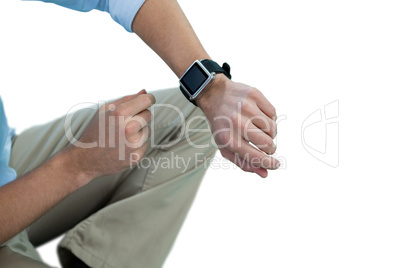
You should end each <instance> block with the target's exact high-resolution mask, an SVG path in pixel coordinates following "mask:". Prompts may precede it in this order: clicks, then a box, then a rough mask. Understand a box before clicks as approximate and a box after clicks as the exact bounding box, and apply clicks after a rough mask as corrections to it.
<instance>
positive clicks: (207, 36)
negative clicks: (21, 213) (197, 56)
mask: <svg viewBox="0 0 402 268" xmlns="http://www.w3.org/2000/svg"><path fill="white" fill-rule="evenodd" d="M180 4H181V5H182V7H183V9H184V11H185V13H186V14H187V16H188V18H189V20H190V21H191V23H192V25H193V27H194V28H195V30H196V32H197V33H198V36H199V37H200V39H201V41H202V42H203V44H204V45H205V47H206V49H207V50H208V52H209V53H210V55H211V56H212V57H213V58H214V59H215V60H216V61H218V62H221V63H222V62H223V61H227V62H229V63H230V64H231V66H232V69H233V70H232V73H233V79H234V80H236V81H241V82H244V83H248V84H251V85H253V86H256V87H258V88H259V89H260V90H262V91H263V92H264V93H265V95H266V96H267V98H268V99H269V100H270V101H271V102H272V103H273V104H274V105H275V106H276V108H277V111H278V114H279V115H284V116H286V117H287V119H286V120H284V121H281V122H280V123H279V126H278V127H279V131H278V135H279V136H278V140H277V144H278V150H277V153H278V156H280V157H281V158H282V160H283V161H284V162H285V165H284V166H285V167H284V169H282V170H279V171H274V172H270V173H269V178H267V179H260V178H259V177H258V176H256V175H252V174H245V173H242V172H241V171H240V170H238V169H234V168H230V169H229V170H228V169H226V170H225V169H223V168H221V169H211V170H209V171H208V173H207V176H206V178H205V180H204V183H203V185H202V187H201V189H200V192H199V194H198V197H197V199H196V202H195V204H194V206H193V208H192V210H191V212H190V214H189V217H188V218H187V221H186V223H185V226H184V227H183V229H182V232H181V234H180V236H179V238H178V240H177V242H176V244H175V247H174V248H173V251H172V253H171V254H170V256H169V258H168V260H167V262H166V265H165V267H167V268H177V267H192V268H197V267H254V268H258V267H271V268H279V267H309V268H312V267H320V268H321V267H401V266H402V258H401V256H402V255H401V254H402V253H401V252H402V228H401V226H402V217H401V206H402V194H401V192H402V182H401V178H402V176H401V174H402V172H401V163H400V160H401V156H400V154H401V149H402V146H401V137H402V131H401V126H400V124H401V120H400V115H401V112H402V110H401V107H400V97H401V94H400V92H401V90H402V79H401V78H402V50H401V47H402V38H401V33H402V16H401V12H402V5H401V3H400V1H367V0H365V1H363V0H361V1H357V0H340V1H311V0H310V1H295V0H294V1H257V0H249V1H235V0H219V1H218V0H204V1H189V0H181V1H180ZM155 15H156V14H155ZM205 18H208V19H205ZM0 38H1V43H0V94H1V96H2V98H3V101H4V103H5V107H6V112H7V114H8V120H9V124H10V125H11V126H13V127H15V128H16V129H17V132H20V131H21V130H23V129H24V128H26V127H29V126H31V125H34V124H39V123H44V122H47V121H49V120H51V119H53V118H55V117H57V116H61V115H63V114H65V113H66V112H67V111H68V110H69V108H70V107H71V106H73V105H75V104H77V103H80V102H96V101H98V100H107V99H110V98H116V97H119V96H121V95H124V94H130V93H133V92H136V91H138V90H140V89H141V88H147V89H149V90H153V89H159V88H166V87H171V86H176V85H177V78H176V77H175V76H174V74H173V73H172V72H171V71H170V70H169V69H168V67H167V66H165V64H164V63H163V62H162V61H161V60H160V59H159V58H158V57H157V56H156V55H155V54H154V53H153V52H152V51H151V50H150V49H149V48H147V47H146V45H144V44H143V43H142V42H141V40H140V39H139V38H138V37H137V36H135V35H134V34H129V33H127V32H125V31H124V29H123V28H122V27H121V26H119V25H117V24H116V23H114V22H113V21H112V20H111V19H110V17H109V15H108V14H106V13H101V12H97V11H93V12H89V13H79V12H76V11H71V10H67V9H64V8H61V7H57V6H55V5H51V4H44V3H40V2H21V1H15V0H2V1H1V3H0ZM337 100H338V101H339V117H338V118H335V119H333V120H334V122H335V123H336V122H337V123H338V124H339V166H338V167H336V168H333V167H331V166H329V165H327V164H325V163H323V162H321V161H319V160H318V159H316V158H314V157H313V156H312V155H310V154H309V153H308V152H307V150H306V149H305V148H304V147H303V144H302V136H301V133H302V131H301V128H302V124H303V121H304V120H305V119H306V118H308V116H309V115H310V114H312V113H313V112H315V111H316V110H317V109H320V108H322V107H324V106H325V105H326V104H328V103H331V102H333V101H337ZM332 126H336V124H335V125H334V124H333V125H332ZM327 130H328V133H329V134H328V135H327V137H331V139H330V138H328V139H327V142H330V143H331V144H327V145H328V146H329V147H331V146H332V147H331V148H333V147H334V145H337V140H338V136H337V134H338V132H334V131H333V130H334V128H332V127H331V128H329V127H328V128H327ZM305 134H306V135H307V136H306V137H305V138H306V139H305V141H306V142H308V144H309V145H310V146H311V147H314V148H317V149H321V150H323V148H324V149H325V141H326V139H325V137H326V132H325V122H324V123H323V124H316V125H315V126H314V128H313V127H312V128H310V129H309V131H307V130H306V132H305ZM333 137H335V139H334V138H333ZM329 147H328V148H329ZM335 147H336V146H335ZM337 152H338V151H337V150H335V151H334V150H332V151H329V150H327V156H329V157H331V158H332V160H334V159H335V160H336V159H337ZM332 160H331V161H332ZM44 194H45V193H44ZM133 228H134V226H133ZM55 245H56V242H52V243H50V244H48V245H46V246H43V247H41V248H39V251H40V253H41V255H42V257H43V259H44V260H45V261H47V262H48V263H50V264H52V265H58V260H57V257H56V253H55ZM133 262H135V260H133Z"/></svg>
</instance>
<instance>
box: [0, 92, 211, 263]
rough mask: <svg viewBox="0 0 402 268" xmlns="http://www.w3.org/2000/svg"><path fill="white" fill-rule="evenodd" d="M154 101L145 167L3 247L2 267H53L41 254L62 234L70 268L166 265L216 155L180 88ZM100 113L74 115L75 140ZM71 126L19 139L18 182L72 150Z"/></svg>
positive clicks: (88, 190) (79, 194)
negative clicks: (76, 263) (82, 266)
mask: <svg viewBox="0 0 402 268" xmlns="http://www.w3.org/2000/svg"><path fill="white" fill-rule="evenodd" d="M153 94H154V95H155V97H156V100H157V105H155V106H154V107H153V108H152V109H151V110H152V112H153V114H154V120H153V122H152V124H151V127H152V136H151V144H150V147H149V149H148V152H147V154H146V156H145V157H144V159H143V162H141V163H140V164H139V165H137V166H136V167H135V168H131V169H128V170H126V171H124V172H122V173H121V174H117V175H113V176H104V177H100V178H97V179H95V180H93V181H92V182H91V183H89V184H88V185H86V186H84V187H82V188H81V189H79V190H77V191H75V192H74V193H72V194H71V195H69V196H68V197H67V198H65V199H64V200H63V201H62V202H60V203H59V204H57V205H56V206H55V207H54V208H53V209H51V210H50V211H48V212H47V213H46V214H45V215H43V216H42V217H41V218H39V219H38V220H37V221H36V222H34V223H33V224H32V225H31V226H30V227H29V228H27V229H26V230H24V231H23V232H21V233H20V234H19V235H17V236H16V237H14V238H13V239H11V240H10V241H8V242H7V243H6V244H5V245H4V246H2V247H0V267H18V268H21V267H32V268H35V267H41V268H43V267H49V266H47V265H46V264H45V263H43V262H42V261H41V258H40V256H39V254H38V253H37V251H36V250H35V246H38V245H41V244H43V243H46V242H47V241H49V240H51V239H53V238H55V237H57V236H59V235H61V234H63V233H66V234H65V236H64V238H63V239H62V241H61V242H60V244H59V246H58V255H59V259H60V262H61V264H62V266H63V267H71V263H72V260H73V259H74V258H79V259H81V260H82V261H83V262H85V263H86V264H87V265H89V266H90V267H110V268H111V267H116V268H125V267H130V268H136V267H139V268H154V267H155V268H156V267H161V266H162V265H163V263H164V261H165V259H166V257H167V255H168V253H169V251H170V249H171V247H172V245H173V243H174V241H175V238H176V236H177V234H178V232H179V230H180V228H181V226H182V224H183V221H184V219H185V217H186V215H187V213H188V211H189V208H190V206H191V204H192V202H193V199H194V196H195V195H196V192H197V189H198V188H199V185H200V182H201V180H202V177H203V175H204V174H205V172H206V169H207V167H208V165H209V161H210V160H211V158H212V157H213V155H214V153H215V151H216V149H215V146H214V145H213V144H212V141H211V140H212V139H211V134H210V131H208V125H207V123H206V121H205V118H203V113H202V111H201V110H200V109H199V108H196V107H194V106H193V105H192V104H191V103H189V102H188V101H187V100H186V99H185V98H184V97H183V96H182V95H181V93H180V91H179V89H178V88H174V89H168V90H161V91H157V92H154V93H153ZM161 103H163V104H164V107H160V106H159V105H158V104H161ZM175 107H176V108H175ZM95 112H96V109H95V108H93V109H89V108H88V109H83V110H80V111H78V112H76V113H75V114H74V116H73V118H72V124H71V131H72V133H73V134H74V137H76V138H79V137H80V135H81V134H82V133H83V131H84V129H85V127H86V125H87V124H88V123H89V121H90V120H91V118H92V117H93V116H94V114H95ZM179 112H181V113H182V114H181V115H180V114H179ZM183 120H184V121H183ZM64 124H65V118H64V117H62V118H59V119H57V120H55V121H53V122H51V123H48V124H45V125H41V126H36V127H33V128H30V129H28V130H26V131H24V132H23V133H21V134H20V135H18V136H17V137H15V138H14V140H13V147H12V154H11V161H10V166H12V167H13V168H14V169H15V170H16V171H17V174H18V176H21V175H23V174H24V173H26V172H28V171H30V170H32V169H33V168H35V167H37V166H38V165H40V164H41V163H43V162H44V161H45V160H46V159H48V158H49V157H50V156H52V155H54V154H55V153H57V152H58V151H60V150H61V149H63V148H64V147H65V146H66V145H68V144H69V140H68V139H67V138H66V135H65V127H64ZM186 126H187V130H188V129H191V130H190V131H187V130H186V128H185V127H186ZM152 143H154V144H152ZM158 160H159V162H158ZM184 162H186V163H184ZM185 164H186V165H187V167H185ZM41 194H46V192H45V191H44V192H43V193H41ZM16 198H18V197H16ZM10 202H12V200H10Z"/></svg>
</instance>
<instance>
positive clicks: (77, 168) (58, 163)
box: [52, 145, 96, 190]
mask: <svg viewBox="0 0 402 268" xmlns="http://www.w3.org/2000/svg"><path fill="white" fill-rule="evenodd" d="M80 159H81V158H80V150H79V148H77V147H75V146H74V145H70V146H68V147H66V148H65V149H64V150H63V151H61V152H60V153H59V154H57V155H55V156H54V157H53V158H52V161H53V162H54V165H55V169H57V170H58V171H59V172H60V173H62V174H66V175H68V176H67V177H68V180H69V181H70V183H71V187H73V188H74V190H76V189H78V188H81V187H82V186H84V185H86V184H88V183H89V182H90V181H91V180H92V179H94V178H95V177H96V176H95V175H94V174H92V173H91V172H89V171H88V170H85V169H84V168H83V166H84V165H83V164H84V163H83V162H82V161H81V160H80Z"/></svg>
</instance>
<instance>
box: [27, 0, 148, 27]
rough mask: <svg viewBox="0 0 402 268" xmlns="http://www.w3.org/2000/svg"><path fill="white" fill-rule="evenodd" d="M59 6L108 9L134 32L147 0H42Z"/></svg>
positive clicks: (75, 8)
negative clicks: (133, 28) (132, 25)
mask: <svg viewBox="0 0 402 268" xmlns="http://www.w3.org/2000/svg"><path fill="white" fill-rule="evenodd" d="M27 1H36V0H27ZM42 1H43V2H47V3H54V4H56V5H59V6H63V7H66V8H70V9H74V10H77V11H83V12H87V11H90V10H93V9H97V10H100V11H106V12H108V13H109V14H110V16H111V17H112V18H113V19H114V20H115V21H116V22H117V23H118V24H120V25H121V26H123V27H124V28H125V29H126V30H127V31H128V32H132V30H131V24H132V23H133V20H134V17H135V15H136V14H137V12H138V10H139V9H140V8H141V6H142V4H143V3H144V2H145V0H42Z"/></svg>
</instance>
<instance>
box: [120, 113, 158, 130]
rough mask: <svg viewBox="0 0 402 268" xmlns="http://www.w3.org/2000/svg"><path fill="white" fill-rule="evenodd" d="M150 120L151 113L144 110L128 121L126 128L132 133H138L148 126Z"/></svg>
mask: <svg viewBox="0 0 402 268" xmlns="http://www.w3.org/2000/svg"><path fill="white" fill-rule="evenodd" d="M151 120H152V113H151V111H150V110H148V109H145V110H144V111H142V112H140V113H139V114H137V115H135V116H133V117H132V118H130V119H129V122H128V123H127V125H126V128H129V130H130V131H132V132H138V131H139V130H140V129H142V128H143V127H145V126H146V125H148V124H149V123H150V122H151Z"/></svg>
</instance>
